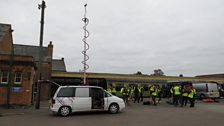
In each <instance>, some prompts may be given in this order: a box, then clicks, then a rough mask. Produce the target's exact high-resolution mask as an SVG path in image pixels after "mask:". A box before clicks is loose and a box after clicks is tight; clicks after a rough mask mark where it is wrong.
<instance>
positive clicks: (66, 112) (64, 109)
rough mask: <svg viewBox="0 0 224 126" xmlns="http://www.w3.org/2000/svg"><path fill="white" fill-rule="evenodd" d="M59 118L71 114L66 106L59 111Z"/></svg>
mask: <svg viewBox="0 0 224 126" xmlns="http://www.w3.org/2000/svg"><path fill="white" fill-rule="evenodd" d="M59 113H60V115H61V116H63V117H65V116H68V115H69V114H70V113H71V109H70V108H69V107H68V106H62V107H61V108H60V110H59Z"/></svg>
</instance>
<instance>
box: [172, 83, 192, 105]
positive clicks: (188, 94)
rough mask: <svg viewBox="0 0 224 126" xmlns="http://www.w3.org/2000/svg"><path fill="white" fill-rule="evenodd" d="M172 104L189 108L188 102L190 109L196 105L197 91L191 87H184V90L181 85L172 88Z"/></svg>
mask: <svg viewBox="0 0 224 126" xmlns="http://www.w3.org/2000/svg"><path fill="white" fill-rule="evenodd" d="M170 94H171V103H172V104H173V105H175V106H178V105H179V103H180V104H181V107H183V106H187V103H188V101H189V102H190V107H194V105H195V95H196V90H195V89H194V88H193V86H191V85H184V86H183V87H182V88H181V86H180V85H174V86H172V87H171V88H170Z"/></svg>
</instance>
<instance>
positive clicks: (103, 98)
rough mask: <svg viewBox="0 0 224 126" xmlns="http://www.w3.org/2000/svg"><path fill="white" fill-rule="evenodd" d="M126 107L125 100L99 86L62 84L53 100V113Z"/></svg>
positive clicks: (110, 110)
mask: <svg viewBox="0 0 224 126" xmlns="http://www.w3.org/2000/svg"><path fill="white" fill-rule="evenodd" d="M124 108H125V103H124V100H123V99H121V98H118V97H116V96H114V95H112V94H110V93H109V92H107V91H105V90H104V89H103V88H101V87H97V86H60V87H59V88H58V90H57V91H56V93H55V95H54V97H53V98H52V100H51V106H50V109H51V111H52V112H53V113H59V114H60V115H61V116H68V115H69V114H71V113H72V112H78V111H99V110H103V111H109V112H110V113H118V112H119V111H121V110H123V109H124Z"/></svg>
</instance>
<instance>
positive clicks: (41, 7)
mask: <svg viewBox="0 0 224 126" xmlns="http://www.w3.org/2000/svg"><path fill="white" fill-rule="evenodd" d="M45 8H46V4H45V1H44V0H43V1H42V4H40V5H39V6H38V9H41V21H40V44H39V62H38V70H37V80H41V73H42V59H43V53H42V52H43V33H44V9H45ZM40 89H41V86H40V82H39V81H37V95H36V104H35V109H40Z"/></svg>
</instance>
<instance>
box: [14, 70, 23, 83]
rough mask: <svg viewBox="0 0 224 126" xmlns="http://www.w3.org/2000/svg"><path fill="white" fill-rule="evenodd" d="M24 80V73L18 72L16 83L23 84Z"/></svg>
mask: <svg viewBox="0 0 224 126" xmlns="http://www.w3.org/2000/svg"><path fill="white" fill-rule="evenodd" d="M21 82H22V73H21V72H16V73H15V84H21Z"/></svg>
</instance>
